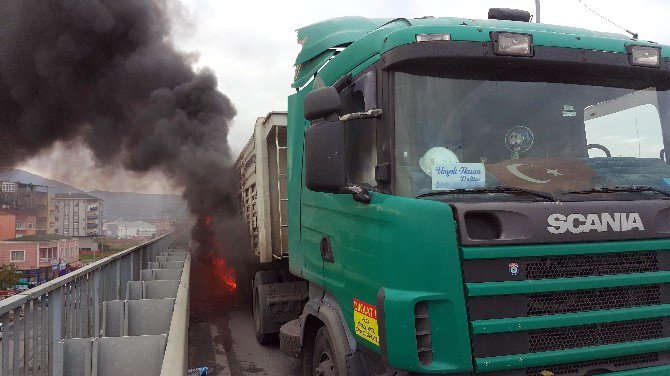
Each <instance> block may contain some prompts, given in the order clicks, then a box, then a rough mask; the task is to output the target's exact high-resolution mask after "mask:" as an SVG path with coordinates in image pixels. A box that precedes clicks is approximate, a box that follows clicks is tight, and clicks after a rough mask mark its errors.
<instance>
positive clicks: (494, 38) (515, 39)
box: [491, 32, 533, 56]
mask: <svg viewBox="0 0 670 376" xmlns="http://www.w3.org/2000/svg"><path fill="white" fill-rule="evenodd" d="M491 43H493V53H494V54H496V55H510V56H533V36H532V35H530V34H517V33H504V32H493V33H491Z"/></svg>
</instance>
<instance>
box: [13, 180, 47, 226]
mask: <svg viewBox="0 0 670 376" xmlns="http://www.w3.org/2000/svg"><path fill="white" fill-rule="evenodd" d="M0 188H1V189H0V206H1V207H2V208H12V209H19V210H23V211H25V212H27V213H31V214H32V215H34V216H35V221H34V222H35V225H34V227H35V228H34V230H35V233H37V234H53V233H54V231H53V228H52V227H51V225H50V223H53V216H51V217H50V214H51V212H50V207H49V206H50V199H52V198H53V193H49V187H47V186H45V185H37V184H30V183H21V182H11V181H3V182H1V184H0ZM31 230H32V229H31Z"/></svg>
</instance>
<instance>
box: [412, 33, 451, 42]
mask: <svg viewBox="0 0 670 376" xmlns="http://www.w3.org/2000/svg"><path fill="white" fill-rule="evenodd" d="M445 40H451V34H417V35H416V41H417V42H435V41H445Z"/></svg>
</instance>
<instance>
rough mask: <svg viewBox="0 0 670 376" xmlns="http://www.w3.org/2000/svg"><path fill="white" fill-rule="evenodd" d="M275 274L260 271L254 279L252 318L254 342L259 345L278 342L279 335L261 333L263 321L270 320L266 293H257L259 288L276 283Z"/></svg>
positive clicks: (263, 326) (263, 325)
mask: <svg viewBox="0 0 670 376" xmlns="http://www.w3.org/2000/svg"><path fill="white" fill-rule="evenodd" d="M277 281H278V277H277V273H276V272H274V271H262V272H258V273H256V276H255V277H254V291H253V300H254V301H253V305H252V313H253V316H254V331H255V332H256V340H257V341H258V343H260V344H261V345H269V344H272V343H276V342H277V341H278V340H279V333H263V328H265V327H266V326H267V325H265V320H269V319H270V313H269V312H268V311H269V307H268V304H267V291H265V290H263V291H259V287H260V286H263V285H269V284H271V283H277Z"/></svg>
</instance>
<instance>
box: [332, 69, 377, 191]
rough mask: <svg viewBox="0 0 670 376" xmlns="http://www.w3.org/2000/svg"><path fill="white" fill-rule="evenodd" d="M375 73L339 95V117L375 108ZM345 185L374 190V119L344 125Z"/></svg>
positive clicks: (353, 84) (375, 146)
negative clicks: (346, 182)
mask: <svg viewBox="0 0 670 376" xmlns="http://www.w3.org/2000/svg"><path fill="white" fill-rule="evenodd" d="M376 88H377V86H376V77H375V71H374V70H370V71H368V72H366V73H364V74H363V75H361V76H360V77H359V78H357V79H356V80H355V81H354V82H353V83H351V84H350V85H349V86H347V87H346V88H344V90H342V91H341V92H340V97H341V98H342V105H343V108H342V111H341V113H340V115H344V114H350V113H353V112H363V111H368V110H371V109H374V108H377V100H376V99H377V98H376V93H377V90H376ZM345 138H346V150H347V166H348V171H347V181H348V182H349V183H352V184H358V185H364V186H368V187H374V186H376V182H375V166H376V165H377V130H376V121H375V120H374V119H357V120H349V121H347V126H346V131H345Z"/></svg>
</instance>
